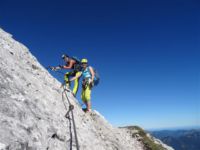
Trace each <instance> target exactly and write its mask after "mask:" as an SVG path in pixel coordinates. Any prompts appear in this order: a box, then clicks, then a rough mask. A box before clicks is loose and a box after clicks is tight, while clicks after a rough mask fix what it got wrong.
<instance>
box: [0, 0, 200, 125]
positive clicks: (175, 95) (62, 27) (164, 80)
mask: <svg viewBox="0 0 200 150" xmlns="http://www.w3.org/2000/svg"><path fill="white" fill-rule="evenodd" d="M199 8H200V3H199V2H198V1H194V0H187V1H185V0H173V1H172V0H171V1H145V0H141V1H131V0H130V1H127V0H123V1H116V0H115V1H113V0H110V1H104V0H103V1H91V0H85V1H79V0H78V1H64V0H63V1H61V0H57V1H51V2H49V1H47V0H43V1H39V0H34V1H28V2H27V1H21V0H19V1H9V0H8V1H2V2H1V6H0V27H1V28H3V29H4V30H6V31H7V32H9V33H11V34H13V36H14V38H15V39H17V40H18V41H20V42H22V43H23V44H25V45H26V46H27V47H28V48H29V49H30V51H31V52H32V53H33V54H34V55H35V56H36V57H37V58H38V60H39V61H40V63H41V64H42V65H44V66H49V65H58V64H61V63H62V60H61V59H60V56H61V54H63V53H67V54H69V55H72V56H77V57H79V58H88V60H89V62H90V65H92V66H94V67H95V68H96V69H97V70H98V72H99V74H100V76H101V83H100V84H99V86H98V87H95V88H94V90H93V93H92V105H93V108H94V109H96V110H98V111H99V112H100V113H102V114H103V115H104V116H105V117H106V118H107V119H108V120H109V121H110V122H111V123H112V124H114V125H115V126H123V125H140V126H142V127H144V128H146V129H149V128H163V127H177V126H198V125H200V102H199V100H200V87H199V85H200V69H199V65H200V59H199V56H200V51H199V49H200V44H199V42H200V28H199V26H200V11H199V10H200V9H199ZM52 74H53V75H54V76H55V77H57V78H58V79H59V80H60V81H62V78H61V77H60V76H59V75H56V74H54V73H52ZM78 98H79V100H80V97H78Z"/></svg>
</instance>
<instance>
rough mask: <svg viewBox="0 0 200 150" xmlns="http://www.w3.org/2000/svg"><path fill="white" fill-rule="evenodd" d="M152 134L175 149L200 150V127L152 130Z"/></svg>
mask: <svg viewBox="0 0 200 150" xmlns="http://www.w3.org/2000/svg"><path fill="white" fill-rule="evenodd" d="M151 134H152V135H153V136H154V137H156V138H158V139H160V140H161V141H163V142H164V143H166V144H167V145H170V146H172V147H173V148H174V149H175V150H200V129H191V130H162V131H152V132H151Z"/></svg>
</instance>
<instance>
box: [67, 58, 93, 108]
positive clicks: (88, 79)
mask: <svg viewBox="0 0 200 150" xmlns="http://www.w3.org/2000/svg"><path fill="white" fill-rule="evenodd" d="M81 66H82V71H81V73H80V74H78V75H77V76H75V77H73V78H71V79H70V82H71V81H73V80H77V79H78V78H80V77H81V76H82V77H83V80H82V92H81V99H82V101H83V102H84V103H85V105H86V110H85V111H86V112H89V111H91V89H92V87H93V86H94V81H95V80H96V79H95V71H94V69H93V68H92V67H91V66H88V60H87V59H85V58H84V59H82V60H81Z"/></svg>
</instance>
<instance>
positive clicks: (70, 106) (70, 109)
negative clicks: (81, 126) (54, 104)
mask: <svg viewBox="0 0 200 150" xmlns="http://www.w3.org/2000/svg"><path fill="white" fill-rule="evenodd" d="M66 90H67V89H65V88H64V86H63V93H64V94H65V97H66V98H67V101H68V103H69V110H68V112H67V113H66V115H65V117H66V118H68V119H69V121H70V118H69V113H70V112H71V117H72V123H73V128H74V135H75V140H76V141H75V142H76V149H77V150H80V149H79V143H78V136H77V132H76V124H75V120H74V113H73V109H74V106H73V105H72V104H71V102H70V100H69V98H68V95H67V93H66V92H65V91H66ZM62 100H63V102H64V97H63V94H62ZM64 105H65V104H64ZM65 108H66V109H67V107H66V105H65ZM70 124H71V122H70ZM70 137H71V135H70ZM70 147H71V149H72V143H71V142H70ZM71 149H70V150H71Z"/></svg>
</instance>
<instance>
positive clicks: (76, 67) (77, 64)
mask: <svg viewBox="0 0 200 150" xmlns="http://www.w3.org/2000/svg"><path fill="white" fill-rule="evenodd" d="M71 59H73V60H75V61H76V64H74V67H73V69H74V70H75V71H80V70H81V69H82V67H81V61H80V59H78V58H77V57H76V56H72V57H71Z"/></svg>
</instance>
